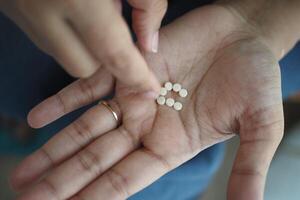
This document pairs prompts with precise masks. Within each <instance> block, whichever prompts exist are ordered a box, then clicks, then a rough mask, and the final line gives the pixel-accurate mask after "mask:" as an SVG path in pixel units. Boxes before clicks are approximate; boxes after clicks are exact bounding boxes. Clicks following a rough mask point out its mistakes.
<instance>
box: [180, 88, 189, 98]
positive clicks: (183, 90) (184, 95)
mask: <svg viewBox="0 0 300 200" xmlns="http://www.w3.org/2000/svg"><path fill="white" fill-rule="evenodd" d="M187 95H188V91H187V90H186V89H181V90H180V91H179V96H181V97H186V96H187Z"/></svg>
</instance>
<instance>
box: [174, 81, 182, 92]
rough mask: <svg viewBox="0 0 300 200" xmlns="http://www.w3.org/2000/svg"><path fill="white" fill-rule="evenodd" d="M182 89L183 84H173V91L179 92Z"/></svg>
mask: <svg viewBox="0 0 300 200" xmlns="http://www.w3.org/2000/svg"><path fill="white" fill-rule="evenodd" d="M180 90H181V85H180V84H179V83H175V84H174V85H173V91H174V92H179V91H180Z"/></svg>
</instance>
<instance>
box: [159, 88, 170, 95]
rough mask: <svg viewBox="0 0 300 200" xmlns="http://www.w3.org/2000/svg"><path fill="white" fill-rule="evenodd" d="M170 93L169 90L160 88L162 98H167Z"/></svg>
mask: <svg viewBox="0 0 300 200" xmlns="http://www.w3.org/2000/svg"><path fill="white" fill-rule="evenodd" d="M167 93H168V90H167V89H166V88H164V87H162V88H160V91H159V94H160V95H162V96H166V95H167Z"/></svg>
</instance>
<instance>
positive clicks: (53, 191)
mask: <svg viewBox="0 0 300 200" xmlns="http://www.w3.org/2000/svg"><path fill="white" fill-rule="evenodd" d="M42 184H43V185H44V186H45V188H46V190H47V191H48V192H49V193H50V194H51V195H52V197H53V199H57V200H58V199H62V198H61V197H60V196H59V192H58V188H56V187H55V185H54V184H53V183H52V182H51V181H50V180H49V179H47V178H45V179H44V180H43V181H42Z"/></svg>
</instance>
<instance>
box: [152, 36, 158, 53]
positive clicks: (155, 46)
mask: <svg viewBox="0 0 300 200" xmlns="http://www.w3.org/2000/svg"><path fill="white" fill-rule="evenodd" d="M158 40H159V33H158V32H156V33H154V35H153V37H152V47H151V49H152V52H153V53H157V52H158Z"/></svg>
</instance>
